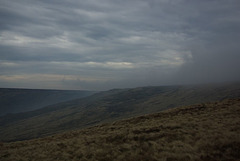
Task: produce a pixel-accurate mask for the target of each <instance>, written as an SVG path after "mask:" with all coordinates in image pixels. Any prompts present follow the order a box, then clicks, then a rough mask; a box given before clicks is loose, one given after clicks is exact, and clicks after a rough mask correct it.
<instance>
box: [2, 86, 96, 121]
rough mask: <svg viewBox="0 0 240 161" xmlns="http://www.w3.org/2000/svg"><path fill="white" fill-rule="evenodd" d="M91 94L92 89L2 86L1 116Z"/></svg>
mask: <svg viewBox="0 0 240 161" xmlns="http://www.w3.org/2000/svg"><path fill="white" fill-rule="evenodd" d="M91 94H93V92H90V91H71V90H46V89H45V90H42V89H14V88H0V116H2V115H5V114H7V113H19V112H26V111H32V110H36V109H39V108H42V107H45V106H48V105H51V104H56V103H59V102H65V101H69V100H73V99H76V98H81V97H86V96H89V95H91Z"/></svg>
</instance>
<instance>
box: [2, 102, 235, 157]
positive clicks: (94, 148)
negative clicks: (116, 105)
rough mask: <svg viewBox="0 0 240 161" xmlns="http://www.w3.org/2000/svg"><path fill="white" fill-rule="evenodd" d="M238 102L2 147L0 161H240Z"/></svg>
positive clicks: (139, 118) (148, 116) (99, 126)
mask: <svg viewBox="0 0 240 161" xmlns="http://www.w3.org/2000/svg"><path fill="white" fill-rule="evenodd" d="M239 133H240V99H235V100H225V101H222V102H215V103H207V104H199V105H193V106H188V107H180V108H176V109H171V110H168V111H165V112H161V113H156V114H151V115H144V116H140V117H136V118H131V119H127V120H122V121H117V122H114V123H108V124H103V125H98V126H94V127H91V128H88V129H84V130H78V131H71V132H67V133H63V134H58V135H54V136H51V137H46V138H41V139H34V140H28V141H19V142H12V143H1V144H0V160H1V161H6V160H19V161H20V160H24V161H25V160H32V161H34V160H36V161H38V160H49V161H50V160H54V161H55V160H60V161H62V160H63V161H64V160H66V161H67V160H73V161H78V160H83V161H87V160H100V161H107V160H109V161H110V160H111V161H112V160H117V161H139V160H148V161H158V160H159V161H175V160H180V161H188V160H189V161H190V160H196V161H199V160H204V161H212V160H222V161H223V160H224V161H226V160H228V161H235V160H238V159H239V158H240V135H239Z"/></svg>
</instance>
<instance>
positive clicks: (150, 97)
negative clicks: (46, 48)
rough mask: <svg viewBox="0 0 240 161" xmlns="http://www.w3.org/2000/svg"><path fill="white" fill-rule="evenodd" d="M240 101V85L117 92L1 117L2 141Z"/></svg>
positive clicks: (151, 88)
mask: <svg viewBox="0 0 240 161" xmlns="http://www.w3.org/2000/svg"><path fill="white" fill-rule="evenodd" d="M239 97H240V85H239V84H228V85H205V86H159V87H139V88H132V89H114V90H109V91H104V92H99V93H96V94H94V95H91V96H88V97H84V98H81V99H76V100H73V101H68V102H64V103H59V104H56V105H51V106H47V107H45V108H41V109H38V110H35V111H31V112H27V113H20V114H13V115H7V116H5V117H0V140H1V141H17V140H26V139H32V138H38V137H44V136H48V135H52V134H56V133H59V132H64V131H68V130H75V129H82V128H86V127H91V126H94V125H98V124H102V123H107V122H113V121H116V120H121V119H126V118H130V117H134V116H140V115H145V114H150V113H155V112H159V111H163V110H166V109H169V108H174V107H177V106H183V105H191V104H196V103H202V102H209V101H218V100H223V99H226V98H239Z"/></svg>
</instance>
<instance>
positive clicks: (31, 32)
mask: <svg viewBox="0 0 240 161" xmlns="http://www.w3.org/2000/svg"><path fill="white" fill-rule="evenodd" d="M239 8H240V2H239V1H238V0H229V1H225V0H210V1H209V0H203V1H197V0H193V1H188V0H128V1H125V0H121V1H119V0H116V1H110V0H101V1H97V0H89V1H78V0H69V1H59V0H58V1H57V0H52V1H46V0H38V1H30V0H21V1H19V0H11V1H7V0H3V1H1V2H0V24H1V25H0V87H26V88H60V89H90V90H105V89H110V88H120V87H121V88H122V87H134V86H147V85H166V84H183V83H206V82H216V81H218V82H219V81H220V82H221V81H236V80H240V74H239V73H240V72H239V69H240V63H239V60H240V53H239V51H240V47H239V42H240V16H239V15H240V11H239Z"/></svg>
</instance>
